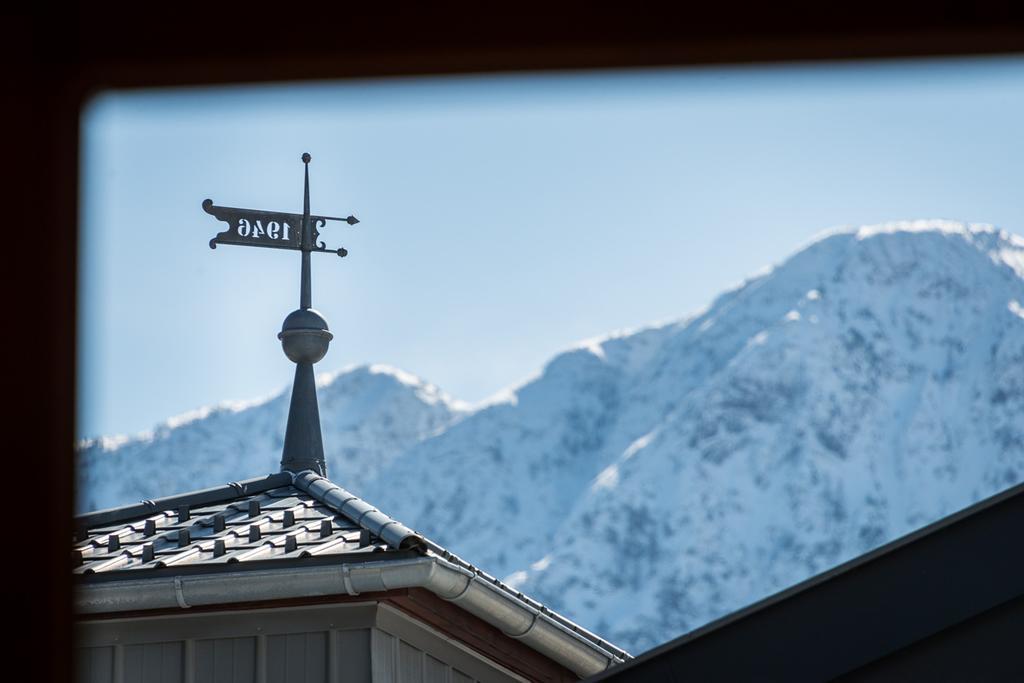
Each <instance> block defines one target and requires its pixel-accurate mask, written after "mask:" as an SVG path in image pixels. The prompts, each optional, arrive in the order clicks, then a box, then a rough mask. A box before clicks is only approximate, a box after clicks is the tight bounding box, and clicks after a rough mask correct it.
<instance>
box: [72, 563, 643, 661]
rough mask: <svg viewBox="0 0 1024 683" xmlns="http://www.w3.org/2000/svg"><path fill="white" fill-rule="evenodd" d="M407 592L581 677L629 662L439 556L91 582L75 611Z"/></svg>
mask: <svg viewBox="0 0 1024 683" xmlns="http://www.w3.org/2000/svg"><path fill="white" fill-rule="evenodd" d="M403 588H424V589H426V590H428V591H430V592H431V593H433V594H434V595H437V596H438V597H440V598H443V599H445V600H449V601H451V602H453V603H455V604H456V605H458V606H459V607H460V608H462V609H464V610H466V611H467V612H469V613H471V614H473V615H475V616H477V617H479V618H480V619H483V620H484V621H486V622H487V623H489V624H491V625H492V626H495V627H497V628H499V629H501V631H502V632H503V633H505V634H506V635H507V636H509V637H510V638H515V639H517V640H520V641H521V642H522V643H523V644H525V645H527V646H528V647H530V648H532V649H534V650H536V651H538V652H540V653H542V654H544V655H545V656H547V657H549V658H551V659H552V660H554V661H556V662H558V663H559V664H561V665H562V666H565V667H566V668H568V669H569V670H571V671H573V672H574V673H576V674H577V675H579V676H590V675H593V674H596V673H599V672H601V671H604V670H605V669H607V668H608V667H610V666H612V665H614V664H617V663H620V662H622V661H624V659H625V658H628V656H629V655H627V654H626V653H625V652H619V653H612V652H609V651H608V650H606V649H605V648H603V647H601V646H600V645H599V644H597V643H595V642H592V641H590V640H589V639H587V638H586V637H585V636H584V635H582V634H580V633H576V632H573V631H571V630H570V629H568V628H566V627H565V626H564V625H563V624H561V623H559V622H558V621H556V620H555V619H552V618H551V617H550V616H548V615H547V614H545V613H544V612H543V611H540V610H537V609H535V608H533V607H532V606H530V605H528V604H527V603H525V602H523V601H521V600H518V599H517V598H516V597H515V596H514V595H510V594H508V593H507V592H506V591H503V590H500V589H499V588H497V587H495V586H493V585H491V584H490V583H488V582H487V581H486V580H483V579H481V577H479V576H477V575H476V574H474V573H472V572H470V571H468V570H466V569H465V568H463V567H459V566H458V565H455V564H452V563H450V562H447V561H446V560H444V559H442V558H440V557H436V556H427V557H420V558H415V559H405V560H389V561H381V562H366V563H361V564H332V565H326V566H315V567H309V566H295V567H282V568H277V569H273V570H249V571H240V572H221V573H213V574H191V575H189V574H185V575H176V576H169V577H163V578H149V579H125V580H123V581H111V582H101V583H85V584H81V585H79V586H78V588H77V590H76V595H75V608H76V612H77V613H78V614H79V615H80V616H83V617H87V616H88V615H91V614H109V613H115V612H133V611H142V610H156V609H174V608H181V609H187V608H189V607H199V606H206V605H230V604H233V603H242V602H253V601H264V600H286V599H294V598H304V597H321V596H328V595H359V594H360V593H378V592H384V591H389V590H396V589H403Z"/></svg>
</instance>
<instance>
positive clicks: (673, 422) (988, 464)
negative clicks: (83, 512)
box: [81, 221, 1024, 651]
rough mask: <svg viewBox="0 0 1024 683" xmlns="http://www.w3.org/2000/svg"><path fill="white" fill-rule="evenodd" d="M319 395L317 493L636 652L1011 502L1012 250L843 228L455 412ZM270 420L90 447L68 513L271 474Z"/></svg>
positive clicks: (1023, 255)
mask: <svg viewBox="0 0 1024 683" xmlns="http://www.w3.org/2000/svg"><path fill="white" fill-rule="evenodd" d="M320 396H321V399H320V400H321V414H322V419H323V422H324V441H325V445H326V447H327V449H328V451H329V453H330V455H329V464H328V467H329V473H330V476H331V478H332V479H335V480H336V481H338V482H340V483H342V484H343V485H345V486H346V487H348V488H350V489H352V490H353V491H355V492H356V493H359V494H360V495H363V496H364V497H366V498H367V499H369V500H371V501H372V502H373V503H374V504H375V505H377V506H378V507H380V508H381V509H383V510H385V511H386V512H388V513H389V514H391V515H393V516H395V517H397V518H399V519H401V520H402V521H404V522H405V523H407V524H409V525H410V526H413V527H414V528H417V529H418V530H420V531H421V532H423V533H424V534H426V535H428V536H430V537H432V538H434V539H435V540H437V541H438V542H440V543H442V544H444V545H446V546H447V547H449V548H450V549H451V550H452V551H454V552H456V553H458V554H460V555H463V556H464V557H466V558H467V559H469V560H470V561H472V562H474V563H476V564H478V565H479V566H481V567H483V568H485V569H486V570H487V571H489V572H491V573H493V574H496V575H498V576H502V577H507V580H508V581H509V582H511V583H513V584H515V585H518V586H520V587H521V588H522V590H524V592H527V593H529V594H532V595H534V596H535V597H537V598H539V599H541V600H542V601H544V602H545V603H547V604H549V605H550V606H551V607H553V608H555V609H557V610H559V611H562V612H563V613H565V614H566V615H567V616H569V617H571V618H574V619H576V620H578V621H579V622H580V623H581V624H583V625H584V626H587V627H589V628H591V629H593V630H596V631H597V632H598V633H600V634H601V635H602V636H605V637H607V638H610V639H611V640H612V641H613V642H616V643H617V644H619V645H622V646H624V647H626V648H627V649H630V650H633V651H642V650H644V649H646V648H648V647H650V646H652V645H654V644H657V643H659V642H662V641H664V640H667V639H669V638H672V637H674V636H677V635H679V634H681V633H683V632H686V631H689V630H691V629H693V628H696V627H698V626H700V625H702V624H704V623H707V622H708V621H710V620H711V619H714V618H716V617H718V616H721V615H723V614H725V613H727V612H730V611H732V610H734V609H737V608H739V607H742V606H743V605H745V604H749V603H750V602H752V601H755V600H757V599H759V598H761V597H764V596H766V595H768V594H770V593H773V592H775V591H777V590H779V589H782V588H784V587H786V586H789V585H792V584H794V583H796V582H798V581H800V580H802V579H804V578H807V577H808V576H810V575H813V574H815V573H818V572H821V571H823V570H825V569H827V568H828V567H831V566H834V565H835V564H837V563H840V562H842V561H844V560H847V559H849V558H852V557H854V556H856V555H859V554H861V553H863V552H865V551H867V550H869V549H871V548H873V547H876V546H878V545H879V544H881V543H883V542H885V541H887V540H891V539H892V538H894V537H897V536H900V535H903V534H905V533H907V532H909V531H911V530H913V529H915V528H917V527H920V526H922V525H924V524H926V523H928V522H930V521H933V520H935V519H937V518H939V517H942V516H944V515H947V514H949V513H951V512H953V511H955V510H957V509H960V508H963V507H965V506H967V505H969V504H970V503H972V502H974V501H977V500H979V499H981V498H983V497H986V496H989V495H991V494H994V493H996V492H998V491H1000V490H1002V489H1004V488H1006V487H1008V486H1010V485H1012V484H1015V483H1017V482H1019V481H1021V480H1022V479H1024V420H1022V419H1021V417H1020V416H1021V415H1022V414H1024V239H1021V238H1019V237H1017V236H1014V235H1010V234H1008V233H1006V232H1002V231H997V230H994V229H992V228H990V227H986V226H976V225H971V226H967V225H963V224H959V223H951V222H944V221H918V222H908V223H894V224H888V225H883V226H875V227H869V228H862V229H860V230H849V231H838V232H834V233H831V234H829V235H826V236H825V237H822V238H821V239H819V240H817V241H815V242H813V243H812V244H810V245H809V246H807V247H806V248H805V249H803V250H801V251H800V252H798V253H797V254H795V255H794V256H792V257H791V258H789V259H788V260H786V261H785V262H784V263H782V264H780V265H778V266H776V267H775V268H773V269H771V270H770V271H768V272H767V273H765V274H762V275H759V276H757V277H755V278H752V279H750V280H748V281H747V282H745V283H744V284H743V285H741V286H740V287H738V288H736V289H735V290H732V291H729V292H727V293H725V294H723V295H721V296H720V297H719V298H718V299H716V300H715V301H714V302H713V303H712V304H711V306H709V307H708V308H707V309H706V310H705V311H703V312H701V313H700V314H699V315H696V316H693V317H691V318H688V319H686V320H682V321H680V322H677V323H673V324H669V325H664V326H660V327H652V328H649V329H645V330H642V331H638V332H632V333H628V334H626V333H623V334H616V335H612V336H609V337H607V338H603V339H600V340H595V341H590V342H587V343H584V344H582V345H580V346H579V348H576V349H573V350H570V351H567V352H565V353H562V354H559V355H557V356H556V357H555V358H553V359H552V360H551V362H549V363H548V365H547V366H546V367H545V368H544V369H543V371H542V372H541V373H540V375H539V376H537V377H536V378H534V379H532V380H531V381H529V382H527V383H525V384H523V385H522V386H520V387H518V388H516V389H514V390H510V391H508V392H506V395H505V397H504V398H503V399H502V400H499V401H495V402H491V403H490V404H488V405H485V406H481V407H477V408H476V409H474V410H472V411H469V410H464V409H461V408H460V406H458V405H457V404H455V403H454V402H453V401H451V400H450V399H447V398H446V397H444V396H443V395H442V394H441V393H440V392H439V391H438V390H437V389H435V388H433V387H431V386H430V385H427V384H425V383H422V382H419V381H418V380H414V379H410V378H405V377H403V376H401V375H398V374H397V373H395V372H392V373H385V372H382V371H380V370H377V371H373V370H372V369H359V370H356V371H352V372H350V373H346V374H342V375H340V376H338V377H337V378H335V379H334V380H333V381H332V382H325V383H324V385H323V386H322V388H321V394H320ZM285 402H286V398H285V397H280V398H277V399H274V400H272V401H270V402H268V403H265V404H263V405H260V406H255V407H251V408H247V409H244V410H239V411H233V410H227V409H222V410H218V411H213V412H212V413H211V414H210V415H208V416H205V417H202V418H199V419H195V420H193V421H191V422H188V423H186V424H182V425H180V426H177V425H173V424H169V425H167V426H165V427H163V428H161V430H159V431H158V432H157V433H156V434H155V435H152V436H150V437H148V438H146V439H142V440H129V441H127V442H125V443H123V444H107V445H104V443H103V442H102V441H99V442H95V443H92V444H91V445H89V446H88V447H86V448H85V449H84V450H83V451H82V455H83V463H84V467H83V469H82V476H81V481H82V482H83V487H84V492H85V496H84V497H83V500H84V501H86V504H85V505H84V506H83V507H86V508H89V507H97V506H106V505H111V504H115V503H119V502H126V501H127V500H137V499H139V498H140V497H154V496H156V495H165V494H169V493H173V492H176V491H181V490H187V489H192V488H196V487H197V486H199V485H206V484H214V483H220V482H223V481H226V480H229V479H233V478H234V479H237V478H240V477H243V476H249V475H250V474H253V473H261V472H264V471H273V470H274V469H276V464H277V462H278V459H279V451H280V444H281V432H282V430H283V427H284V420H285V410H286V404H285ZM349 454H350V457H347V455H349ZM211 464H214V465H215V470H214V471H212V472H211V469H212V468H211ZM115 473H116V474H117V477H115V476H114V475H115ZM158 474H159V475H160V476H162V477H164V479H163V480H159V481H157V480H156V479H155V477H156V476H157V475H158Z"/></svg>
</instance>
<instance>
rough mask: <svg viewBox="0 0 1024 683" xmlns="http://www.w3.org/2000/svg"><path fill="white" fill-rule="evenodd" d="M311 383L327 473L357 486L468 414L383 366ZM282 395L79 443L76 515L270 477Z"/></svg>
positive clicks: (277, 457)
mask: <svg viewBox="0 0 1024 683" xmlns="http://www.w3.org/2000/svg"><path fill="white" fill-rule="evenodd" d="M317 386H318V389H317V402H318V403H319V405H320V423H321V429H322V430H323V437H324V451H325V455H326V457H327V468H328V472H329V473H330V475H331V476H332V477H334V478H335V479H337V480H338V481H343V482H346V483H347V484H350V485H351V486H353V487H355V488H360V487H361V486H363V485H364V484H365V483H366V482H368V481H370V480H372V479H374V478H376V476H377V474H378V473H379V472H380V470H381V468H382V467H384V466H386V465H387V464H388V463H389V462H390V461H391V459H392V458H395V457H398V456H399V455H400V454H402V453H404V452H405V451H406V450H408V449H409V448H410V447H411V446H413V445H414V444H416V443H418V442H420V441H423V440H424V439H427V438H429V437H431V436H433V435H434V434H437V433H439V432H441V431H443V430H444V429H445V428H447V427H448V426H449V425H451V424H452V423H454V422H456V421H457V420H458V419H459V418H461V417H462V416H464V415H465V414H466V406H465V405H464V404H462V403H460V402H458V401H454V400H453V399H452V398H451V397H449V396H448V395H446V394H445V393H444V392H442V391H441V390H440V389H438V388H437V387H435V386H434V385H432V384H428V383H426V382H423V381H422V380H420V379H419V378H417V377H413V376H412V375H410V374H408V373H406V372H402V371H400V370H396V369H394V368H389V367H387V366H382V365H372V366H362V367H357V368H354V369H350V370H346V371H342V372H340V373H337V374H335V375H321V376H320V377H318V379H317ZM290 392H291V389H290V388H288V389H286V390H285V391H283V392H281V393H279V394H278V395H276V396H274V397H273V398H271V399H269V400H266V401H263V402H259V403H254V404H241V405H223V406H218V407H216V408H204V409H202V410H197V411H195V412H193V413H189V414H186V415H182V416H179V417H175V418H171V419H170V420H168V421H167V422H165V423H164V424H162V425H160V426H159V427H158V428H157V429H156V430H155V431H154V432H153V433H152V434H143V435H140V436H137V437H135V438H131V439H128V438H124V437H115V438H100V439H93V440H89V441H86V442H84V443H82V444H81V445H80V447H79V450H78V463H77V465H78V466H77V468H76V471H77V475H78V476H77V479H78V484H77V488H78V500H77V505H76V507H77V509H78V510H80V511H86V510H95V509H100V508H105V507H112V506H114V505H123V504H125V503H134V502H137V501H139V500H141V499H146V498H159V497H161V496H168V495H172V494H174V493H181V492H183V491H190V490H195V489H199V488H205V487H208V486H218V485H221V484H223V483H225V482H228V481H235V480H238V479H246V478H248V477H253V476H260V475H262V474H266V473H268V472H276V471H277V470H278V469H280V463H281V448H282V447H283V445H284V428H285V424H286V422H287V419H288V401H289V398H290V396H291V393H290Z"/></svg>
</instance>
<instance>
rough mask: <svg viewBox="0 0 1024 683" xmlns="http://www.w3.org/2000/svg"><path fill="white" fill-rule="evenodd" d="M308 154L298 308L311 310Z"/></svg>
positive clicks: (303, 161) (311, 238)
mask: <svg viewBox="0 0 1024 683" xmlns="http://www.w3.org/2000/svg"><path fill="white" fill-rule="evenodd" d="M310 158H311V157H310V156H309V153H308V152H307V153H305V154H303V155H302V163H303V165H304V167H305V170H306V179H305V187H304V189H303V199H302V286H301V291H300V294H299V308H313V285H312V282H311V278H310V274H309V252H310V250H312V248H313V225H312V224H311V222H310V220H309V161H310Z"/></svg>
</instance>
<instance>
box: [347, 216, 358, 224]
mask: <svg viewBox="0 0 1024 683" xmlns="http://www.w3.org/2000/svg"><path fill="white" fill-rule="evenodd" d="M345 222H346V223H348V224H349V225H355V224H356V223H358V222H359V219H358V218H356V217H355V216H349V217H348V218H346V219H345Z"/></svg>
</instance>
